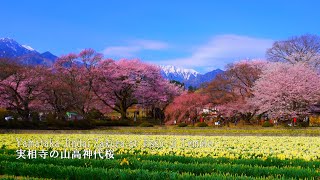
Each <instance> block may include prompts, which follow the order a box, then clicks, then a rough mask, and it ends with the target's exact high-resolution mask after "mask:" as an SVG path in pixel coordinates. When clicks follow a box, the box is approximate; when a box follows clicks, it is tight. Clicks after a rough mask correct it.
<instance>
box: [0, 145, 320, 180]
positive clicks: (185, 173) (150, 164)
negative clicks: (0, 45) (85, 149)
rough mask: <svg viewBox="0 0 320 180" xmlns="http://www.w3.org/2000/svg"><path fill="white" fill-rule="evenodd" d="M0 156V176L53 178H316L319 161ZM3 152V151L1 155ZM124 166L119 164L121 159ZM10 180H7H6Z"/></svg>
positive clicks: (177, 157) (317, 176) (124, 156)
mask: <svg viewBox="0 0 320 180" xmlns="http://www.w3.org/2000/svg"><path fill="white" fill-rule="evenodd" d="M8 152H9V153H10V154H6V155H0V174H1V175H7V176H18V177H28V178H29V177H36V178H53V179H57V178H60V179H317V178H319V177H320V172H319V167H320V162H319V161H318V162H308V161H303V160H292V161H288V160H279V159H268V160H256V159H249V160H243V161H242V160H241V159H240V160H232V159H227V158H218V159H215V158H191V157H188V158H187V157H179V156H154V155H148V156H136V155H117V156H115V159H112V160H94V159H53V158H51V159H26V160H21V159H16V157H15V155H13V154H11V153H12V152H11V151H8ZM2 153H3V152H2ZM124 158H125V159H126V160H127V161H128V164H121V162H122V161H123V159H124ZM9 179H10V178H9Z"/></svg>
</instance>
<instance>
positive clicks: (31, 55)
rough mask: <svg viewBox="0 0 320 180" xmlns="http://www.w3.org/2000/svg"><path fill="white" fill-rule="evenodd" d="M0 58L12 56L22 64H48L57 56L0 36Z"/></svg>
mask: <svg viewBox="0 0 320 180" xmlns="http://www.w3.org/2000/svg"><path fill="white" fill-rule="evenodd" d="M0 58H14V59H16V60H17V61H19V62H21V63H22V64H27V65H38V64H42V65H46V66H50V65H52V64H53V63H54V61H55V60H56V59H57V58H58V57H57V56H55V55H53V54H52V53H50V52H49V51H46V52H44V53H39V52H38V51H36V50H35V49H34V48H32V47H31V46H29V45H21V44H19V43H18V42H17V41H15V40H14V39H11V38H0Z"/></svg>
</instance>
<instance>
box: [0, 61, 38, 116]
mask: <svg viewBox="0 0 320 180" xmlns="http://www.w3.org/2000/svg"><path fill="white" fill-rule="evenodd" d="M42 70H43V68H42V67H19V68H17V69H15V70H14V71H12V74H10V76H8V77H7V78H5V79H3V80H1V81H0V107H5V108H8V109H11V110H13V111H16V112H17V113H18V114H19V116H20V117H21V118H23V119H24V120H29V117H30V113H31V112H32V111H35V110H38V108H40V106H39V101H38V100H39V97H40V96H42V94H43V91H42V84H43V80H44V79H43V76H42Z"/></svg>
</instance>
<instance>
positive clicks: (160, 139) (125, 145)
mask: <svg viewBox="0 0 320 180" xmlns="http://www.w3.org/2000/svg"><path fill="white" fill-rule="evenodd" d="M0 142H2V143H1V144H0V148H1V147H2V148H6V149H14V150H17V149H24V150H28V149H37V150H58V151H63V150H70V151H72V150H75V149H76V150H79V151H83V150H86V149H92V150H94V149H100V150H108V149H110V150H113V152H114V153H115V154H136V155H146V154H149V155H176V156H186V157H213V158H219V157H226V158H229V159H267V158H277V159H281V160H285V159H287V160H290V159H303V160H307V161H310V160H319V159H320V153H319V152H320V138H319V137H291V136H281V137H272V136H173V135H172V136H171V135H130V136H128V135H101V134H99V135H98V134H72V135H71V134H42V135H40V136H39V135H37V134H15V135H12V134H3V135H0Z"/></svg>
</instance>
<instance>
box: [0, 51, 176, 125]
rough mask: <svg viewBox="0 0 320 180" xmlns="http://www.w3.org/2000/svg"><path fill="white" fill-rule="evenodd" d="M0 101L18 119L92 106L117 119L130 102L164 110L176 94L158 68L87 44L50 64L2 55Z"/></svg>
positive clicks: (85, 110) (82, 111) (83, 111)
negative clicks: (28, 62)
mask: <svg viewBox="0 0 320 180" xmlns="http://www.w3.org/2000/svg"><path fill="white" fill-rule="evenodd" d="M0 66H1V69H3V71H2V72H1V74H0V76H1V77H0V78H1V79H0V106H1V107H5V108H7V109H11V110H14V111H16V112H17V113H18V114H19V116H21V117H22V118H23V119H28V118H29V116H30V113H31V112H34V111H36V112H53V113H54V114H55V115H56V117H57V118H60V119H62V118H63V117H64V116H65V113H66V112H67V111H76V112H78V113H80V114H82V115H84V116H86V115H87V114H88V112H89V111H90V110H92V109H98V110H100V111H102V112H108V111H112V110H114V111H117V112H119V113H120V114H121V117H122V118H126V114H127V113H126V112H127V109H128V108H129V107H132V106H133V105H137V106H144V107H150V108H160V109H164V108H165V107H166V106H167V105H168V103H169V102H170V101H172V99H173V98H174V97H175V96H177V95H179V94H180V93H181V89H180V88H179V87H178V86H175V85H174V84H172V83H170V82H169V81H167V80H165V79H163V78H162V77H161V75H160V70H159V68H158V67H156V66H154V65H150V64H146V63H142V62H140V61H139V60H120V61H114V60H112V59H104V58H103V56H102V55H101V54H99V53H96V52H95V51H94V50H92V49H86V50H83V51H82V52H80V53H79V54H68V55H66V56H62V57H60V58H59V59H58V60H57V61H56V63H55V64H54V66H53V67H50V68H47V67H40V66H39V67H27V66H22V65H19V64H15V63H13V62H12V61H11V60H2V61H1V63H0Z"/></svg>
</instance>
